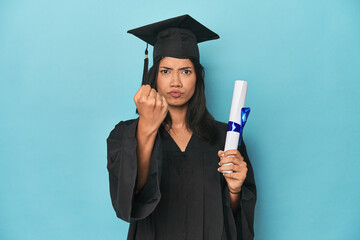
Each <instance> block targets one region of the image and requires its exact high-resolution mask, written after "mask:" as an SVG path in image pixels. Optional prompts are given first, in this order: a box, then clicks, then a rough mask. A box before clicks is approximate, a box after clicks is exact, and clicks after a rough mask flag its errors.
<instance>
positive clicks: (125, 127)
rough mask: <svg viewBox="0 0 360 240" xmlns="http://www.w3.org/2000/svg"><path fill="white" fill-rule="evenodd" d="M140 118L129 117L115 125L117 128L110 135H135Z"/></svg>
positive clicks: (116, 136) (118, 136)
mask: <svg viewBox="0 0 360 240" xmlns="http://www.w3.org/2000/svg"><path fill="white" fill-rule="evenodd" d="M137 123H138V119H129V120H126V121H120V122H119V123H118V124H116V125H115V128H114V129H113V130H112V131H111V132H110V136H109V138H110V137H115V138H121V137H135V135H136V127H137Z"/></svg>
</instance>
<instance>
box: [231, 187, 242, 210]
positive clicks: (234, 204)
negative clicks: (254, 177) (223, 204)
mask: <svg viewBox="0 0 360 240" xmlns="http://www.w3.org/2000/svg"><path fill="white" fill-rule="evenodd" d="M241 194H242V193H241V190H240V193H237V194H233V193H231V192H229V195H230V208H231V210H232V211H233V213H235V212H236V211H237V210H238V209H239V207H240V200H241Z"/></svg>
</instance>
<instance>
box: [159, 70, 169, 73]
mask: <svg viewBox="0 0 360 240" xmlns="http://www.w3.org/2000/svg"><path fill="white" fill-rule="evenodd" d="M160 72H161V73H162V74H168V73H169V70H167V69H163V70H160Z"/></svg>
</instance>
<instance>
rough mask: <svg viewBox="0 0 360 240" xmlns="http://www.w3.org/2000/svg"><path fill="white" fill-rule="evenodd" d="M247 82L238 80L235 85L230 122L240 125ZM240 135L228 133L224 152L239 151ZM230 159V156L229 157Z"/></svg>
mask: <svg viewBox="0 0 360 240" xmlns="http://www.w3.org/2000/svg"><path fill="white" fill-rule="evenodd" d="M247 86H248V84H247V82H246V81H242V80H236V81H235V85H234V92H233V98H232V103H231V108H230V117H229V122H230V121H231V122H235V123H237V124H240V118H241V109H242V108H243V107H244V106H245V99H246V91H247ZM239 137H240V133H238V132H233V131H228V132H227V133H226V139H225V147H224V151H225V152H226V151H227V150H231V149H237V148H238V145H239ZM229 157H230V156H229ZM229 164H233V163H226V164H223V165H229ZM222 173H232V171H222Z"/></svg>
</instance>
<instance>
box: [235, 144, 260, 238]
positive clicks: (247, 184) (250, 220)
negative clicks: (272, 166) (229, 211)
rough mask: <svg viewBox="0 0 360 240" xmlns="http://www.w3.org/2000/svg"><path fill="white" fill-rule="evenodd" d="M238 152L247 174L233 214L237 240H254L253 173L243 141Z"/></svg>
mask: <svg viewBox="0 0 360 240" xmlns="http://www.w3.org/2000/svg"><path fill="white" fill-rule="evenodd" d="M239 151H240V154H241V156H243V158H244V161H245V162H246V164H247V168H248V172H247V175H246V179H245V181H244V183H243V186H242V188H241V189H242V190H241V201H240V208H239V209H238V211H236V213H235V214H234V219H235V224H236V230H237V239H238V240H240V239H241V240H252V239H254V213H255V203H256V185H255V178H254V171H253V168H252V166H251V163H250V160H249V157H248V155H247V152H246V146H245V143H244V141H243V140H242V141H241V145H240V147H239Z"/></svg>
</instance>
